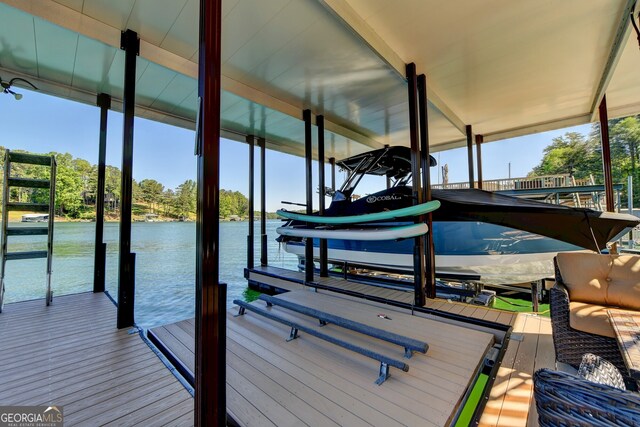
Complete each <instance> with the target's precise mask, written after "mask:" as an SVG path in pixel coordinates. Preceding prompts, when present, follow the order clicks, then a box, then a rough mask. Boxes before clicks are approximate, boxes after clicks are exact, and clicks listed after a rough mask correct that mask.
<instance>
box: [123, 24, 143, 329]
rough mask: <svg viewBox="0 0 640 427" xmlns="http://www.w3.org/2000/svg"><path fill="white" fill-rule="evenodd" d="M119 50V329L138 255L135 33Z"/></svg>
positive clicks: (130, 307)
mask: <svg viewBox="0 0 640 427" xmlns="http://www.w3.org/2000/svg"><path fill="white" fill-rule="evenodd" d="M120 48H121V49H123V50H124V51H125V59H124V96H123V100H122V111H123V116H124V119H123V135H122V178H121V181H122V182H121V190H120V266H119V272H118V328H128V327H130V326H133V324H134V319H133V311H134V305H135V301H134V298H135V274H134V272H135V265H133V263H135V256H134V255H135V254H132V253H131V206H132V200H131V197H132V181H133V122H134V121H133V119H134V109H135V102H136V100H135V98H136V57H137V56H138V54H139V52H140V40H139V39H138V34H137V33H136V32H135V31H131V30H127V31H125V32H123V33H122V38H121V41H120Z"/></svg>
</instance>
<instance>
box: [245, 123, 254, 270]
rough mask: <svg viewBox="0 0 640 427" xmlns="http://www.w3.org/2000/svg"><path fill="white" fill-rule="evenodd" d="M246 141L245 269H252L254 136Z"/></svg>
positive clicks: (249, 136)
mask: <svg viewBox="0 0 640 427" xmlns="http://www.w3.org/2000/svg"><path fill="white" fill-rule="evenodd" d="M246 141H247V145H249V233H248V234H247V268H253V219H254V218H253V216H254V212H253V209H254V208H253V202H254V198H255V193H254V191H253V181H254V169H255V160H254V151H255V150H254V148H255V146H254V141H255V136H253V135H247V138H246Z"/></svg>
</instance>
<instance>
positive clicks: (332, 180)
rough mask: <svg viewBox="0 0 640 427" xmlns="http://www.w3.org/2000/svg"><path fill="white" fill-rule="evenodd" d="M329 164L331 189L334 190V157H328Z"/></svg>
mask: <svg viewBox="0 0 640 427" xmlns="http://www.w3.org/2000/svg"><path fill="white" fill-rule="evenodd" d="M329 164H330V165H331V190H333V191H336V158H335V157H330V158H329Z"/></svg>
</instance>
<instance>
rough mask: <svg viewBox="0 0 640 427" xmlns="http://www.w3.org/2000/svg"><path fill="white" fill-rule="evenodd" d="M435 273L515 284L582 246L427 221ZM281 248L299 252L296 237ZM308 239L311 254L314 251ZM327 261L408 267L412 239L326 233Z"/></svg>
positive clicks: (540, 274)
mask: <svg viewBox="0 0 640 427" xmlns="http://www.w3.org/2000/svg"><path fill="white" fill-rule="evenodd" d="M433 238H434V246H435V251H436V259H435V263H436V271H437V273H438V274H467V275H480V277H481V281H482V282H483V283H487V284H517V283H526V282H531V281H534V280H541V279H545V278H550V277H553V275H554V271H553V257H554V256H555V255H556V254H557V253H558V252H566V251H579V250H582V248H579V247H577V246H574V245H571V244H568V243H564V242H560V241H558V240H555V239H551V238H548V237H543V236H539V235H536V234H532V233H528V232H525V231H521V230H515V229H512V228H509V227H503V226H499V225H494V224H486V223H481V222H437V223H433ZM283 244H284V250H285V251H286V252H289V253H292V254H295V255H298V256H300V257H304V243H303V242H302V241H301V240H285V241H284V242H283ZM318 244H319V241H318V240H317V239H314V257H316V258H317V257H318V256H319V251H318ZM327 246H328V257H329V259H330V260H333V261H347V262H351V263H355V264H361V265H366V266H371V267H372V268H376V267H378V268H385V269H395V270H401V271H406V272H407V273H410V272H412V271H413V247H414V239H406V240H401V241H386V242H358V241H351V240H335V239H328V240H327Z"/></svg>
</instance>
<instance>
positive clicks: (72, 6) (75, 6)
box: [55, 0, 84, 12]
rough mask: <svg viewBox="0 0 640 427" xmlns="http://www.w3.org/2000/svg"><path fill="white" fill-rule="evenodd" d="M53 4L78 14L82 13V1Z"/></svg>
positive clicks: (61, 1) (70, 0)
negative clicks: (60, 5)
mask: <svg viewBox="0 0 640 427" xmlns="http://www.w3.org/2000/svg"><path fill="white" fill-rule="evenodd" d="M55 2H56V3H60V4H62V5H64V6H66V7H68V8H70V9H73V10H76V11H78V12H82V5H83V4H84V0H55Z"/></svg>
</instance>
